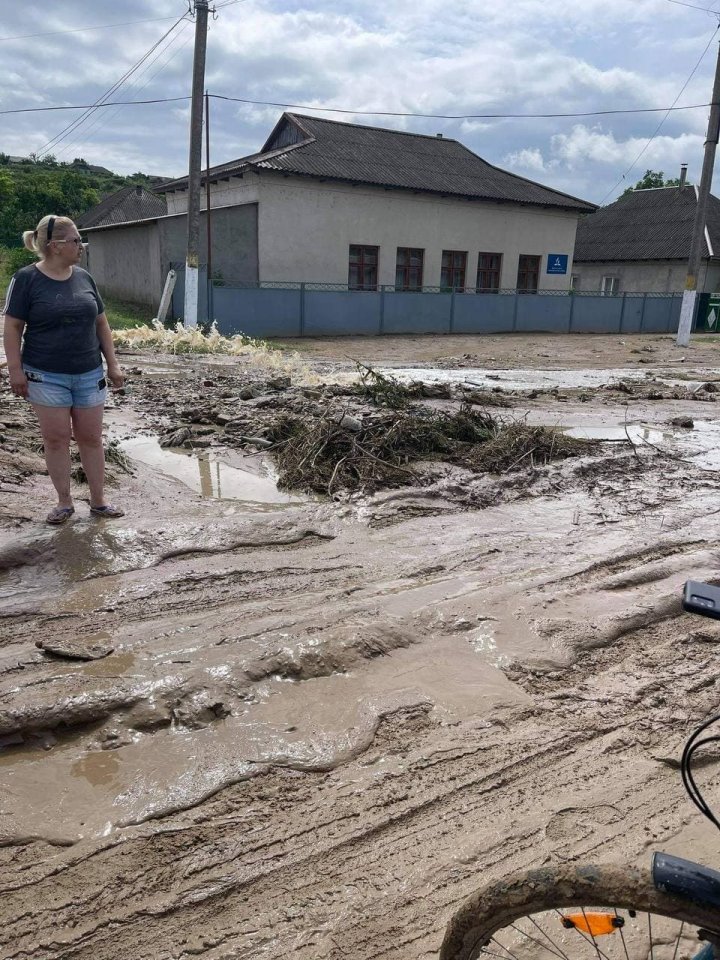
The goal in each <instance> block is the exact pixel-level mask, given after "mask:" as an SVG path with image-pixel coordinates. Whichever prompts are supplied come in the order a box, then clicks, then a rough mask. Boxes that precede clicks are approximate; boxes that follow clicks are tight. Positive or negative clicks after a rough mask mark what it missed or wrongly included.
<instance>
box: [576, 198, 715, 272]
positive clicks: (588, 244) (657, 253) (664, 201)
mask: <svg viewBox="0 0 720 960" xmlns="http://www.w3.org/2000/svg"><path fill="white" fill-rule="evenodd" d="M696 208H697V193H696V192H695V188H694V187H692V186H686V187H685V188H684V189H683V190H680V189H679V188H678V187H658V188H656V189H654V190H634V191H633V192H632V193H628V194H626V195H625V196H622V197H620V198H619V199H618V200H616V201H615V203H611V204H609V205H608V206H607V207H601V209H599V210H598V211H597V212H596V213H593V214H591V215H590V216H588V217H583V219H581V220H580V222H579V223H578V230H577V239H576V240H575V257H574V260H575V262H576V263H578V262H582V261H612V260H687V258H688V257H689V256H690V242H691V239H692V230H693V222H694V220H695V210H696ZM707 229H708V233H709V235H710V243H711V244H712V247H713V250H714V254H715V255H716V256H718V255H720V200H718V198H717V197H713V196H712V195H711V196H710V197H709V200H708V212H707ZM710 255H711V254H710V252H709V251H708V248H707V243H706V242H705V238H703V245H702V256H703V257H708V256H710Z"/></svg>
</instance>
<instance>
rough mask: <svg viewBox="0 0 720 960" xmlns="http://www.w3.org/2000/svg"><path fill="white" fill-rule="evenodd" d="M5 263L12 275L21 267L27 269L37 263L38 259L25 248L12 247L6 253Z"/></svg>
mask: <svg viewBox="0 0 720 960" xmlns="http://www.w3.org/2000/svg"><path fill="white" fill-rule="evenodd" d="M5 263H6V264H7V269H8V270H9V272H10V273H11V274H13V273H15V271H16V270H19V269H20V268H21V267H27V266H28V265H29V264H31V263H37V257H36V256H35V254H34V253H31V252H30V250H26V249H25V247H11V248H10V249H9V250H6V251H5Z"/></svg>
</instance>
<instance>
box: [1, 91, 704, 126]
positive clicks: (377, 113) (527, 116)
mask: <svg viewBox="0 0 720 960" xmlns="http://www.w3.org/2000/svg"><path fill="white" fill-rule="evenodd" d="M209 96H210V98H211V99H215V100H226V101H230V102H232V103H246V104H249V105H251V106H259V107H283V108H289V109H291V110H315V111H316V112H317V113H344V114H351V115H353V116H363V117H417V118H418V119H425V120H523V119H524V120H545V119H552V118H562V117H568V118H572V117H604V116H611V115H614V114H631V113H670V112H671V111H676V112H677V111H680V110H702V109H704V108H707V107H710V106H712V104H710V103H691V104H687V105H686V106H684V107H675V106H672V107H637V108H634V109H632V110H591V111H588V112H585V113H459V114H449V113H400V112H397V111H391V110H345V109H342V108H340V107H316V106H312V105H310V104H301V103H280V102H275V101H272V100H244V99H241V98H240V97H227V96H224V95H222V94H219V93H211V94H209ZM179 100H190V97H189V96H185V97H156V98H155V99H153V100H107V101H105V102H103V103H91V104H87V103H77V104H71V105H66V106H58V107H21V108H18V109H14V110H0V116H4V115H8V114H14V113H48V112H51V111H58V110H96V109H97V110H99V109H101V108H102V107H127V106H142V105H144V104H148V103H177V102H178V101H179Z"/></svg>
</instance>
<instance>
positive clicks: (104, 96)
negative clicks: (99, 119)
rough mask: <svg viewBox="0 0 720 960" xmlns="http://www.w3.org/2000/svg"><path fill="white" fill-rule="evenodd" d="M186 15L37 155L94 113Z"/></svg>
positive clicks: (60, 139)
mask: <svg viewBox="0 0 720 960" xmlns="http://www.w3.org/2000/svg"><path fill="white" fill-rule="evenodd" d="M186 16H187V14H183V15H182V17H179V18H178V19H177V20H176V21H175V23H174V24H173V25H172V26H171V27H170V29H169V30H167V31H166V32H165V33H164V34H163V35H162V37H160V39H159V40H158V41H157V42H156V43H154V44H153V45H152V46H151V47H150V49H149V50H148V51H147V52H146V53H145V54H143V56H142V57H141V58H140V59H139V60H138V61H137V63H135V64H134V65H133V66H132V67H131V68H130V69H129V70H127V71H126V72H125V73H124V74H123V76H122V77H120V79H119V80H117V81H116V82H115V83H114V84H113V85H112V86H111V87H110V88H109V89H108V90H106V91H105V93H103V94H102V96H101V97H99V98H98V100H96V101H95V103H94V104H93V105H92V106H91V107H88V108H87V109H86V110H85V113H83V114H82V116H80V117H77V118H76V119H75V120H73V121H72V123H70V124H68V126H66V127H64V128H63V129H62V130H61V131H60V133H58V134H56V135H55V136H54V137H53V138H52V139H51V140H49V141H48V142H47V143H46V144H45V145H44V146H43V147H42V149H41V150H38V151H37V152H38V155H39V154H44V153H47V152H48V151H49V150H50V149H51V148H52V147H54V146H56V145H57V144H59V143H60V142H61V141H62V140H65V139H66V138H67V137H68V136H69V135H70V134H71V133H72V132H73V130H76V129H77V128H78V127H79V126H80V125H81V124H82V123H84V122H85V120H87V119H88V117H91V116H92V114H93V113H94V111H95V110H96V109H97V108H98V107H99V106H100V105H101V104H102V103H103V101H105V100H106V99H107V97H109V96H111V95H112V94H113V93H115V92H116V91H117V90H119V89H120V88H121V87H122V86H123V84H124V83H125V82H126V81H127V80H128V79H129V78H130V77H131V76H132V74H133V73H135V71H136V70H138V69H139V68H140V67H141V66H142V64H143V63H144V62H145V61H146V60H147V59H148V58H149V57H150V55H151V54H152V53H153V52H154V51H155V50H157V48H158V47H159V46H160V44H161V43H163V41H164V40H165V39H166V38H167V37H169V36H170V34H171V33H172V32H173V30H174V29H175V28H176V27H177V26H178V25H179V24H180V23H182V22H183V20H185V18H186Z"/></svg>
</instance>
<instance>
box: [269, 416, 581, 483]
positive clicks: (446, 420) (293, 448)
mask: <svg viewBox="0 0 720 960" xmlns="http://www.w3.org/2000/svg"><path fill="white" fill-rule="evenodd" d="M270 435H271V439H272V440H273V441H274V447H273V453H274V457H275V462H276V465H277V467H278V471H279V482H280V484H281V485H283V486H286V487H290V488H297V489H307V490H314V491H316V492H323V493H328V494H332V493H333V492H334V491H337V490H339V489H344V490H358V489H361V490H364V491H373V490H377V489H381V488H383V487H390V486H406V485H408V484H417V483H418V482H419V475H418V473H417V472H416V470H414V469H413V466H412V465H413V463H415V462H416V461H418V460H438V461H442V462H444V463H450V464H456V465H458V466H464V467H466V468H469V469H471V470H474V471H478V472H488V473H504V472H507V471H510V470H513V469H519V468H521V467H522V466H529V467H537V466H539V465H544V464H546V463H549V462H550V461H551V460H557V459H563V458H566V457H572V456H581V455H582V454H586V453H589V452H591V451H592V450H594V449H595V448H596V446H597V445H596V444H595V443H593V442H592V441H588V440H581V439H576V438H572V437H567V436H565V435H564V434H563V433H562V432H561V431H558V430H555V429H553V428H549V427H538V426H529V425H528V424H527V423H525V422H524V421H517V422H513V423H509V424H506V423H502V422H501V421H499V420H497V419H496V418H494V417H493V416H491V415H490V414H489V413H487V412H484V411H478V410H474V409H473V408H472V407H470V406H469V405H467V404H461V406H460V408H459V409H458V410H456V411H453V412H445V411H441V412H436V411H433V410H429V409H427V408H425V407H414V408H412V409H400V410H397V409H396V410H394V411H392V412H387V413H381V414H378V413H375V414H372V415H368V416H367V417H365V418H364V420H363V421H362V422H361V423H360V424H359V426H358V423H357V422H356V421H355V418H353V422H352V424H351V425H348V424H347V423H346V418H345V417H343V418H341V419H340V420H338V419H337V418H333V417H326V416H323V417H320V418H308V417H297V416H285V417H281V418H280V419H278V421H277V422H276V423H275V425H274V426H273V427H272V428H271V431H270Z"/></svg>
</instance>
